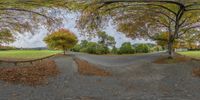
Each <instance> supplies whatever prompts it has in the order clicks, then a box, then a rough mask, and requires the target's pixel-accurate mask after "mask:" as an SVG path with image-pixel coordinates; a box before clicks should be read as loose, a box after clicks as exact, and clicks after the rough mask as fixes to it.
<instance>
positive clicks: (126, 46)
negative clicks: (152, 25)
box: [118, 42, 135, 54]
mask: <svg viewBox="0 0 200 100" xmlns="http://www.w3.org/2000/svg"><path fill="white" fill-rule="evenodd" d="M133 53H135V49H134V48H133V47H132V45H131V43H130V42H125V43H123V44H122V46H121V47H120V48H119V51H118V54H133Z"/></svg>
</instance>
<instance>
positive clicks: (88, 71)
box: [75, 58, 111, 77]
mask: <svg viewBox="0 0 200 100" xmlns="http://www.w3.org/2000/svg"><path fill="white" fill-rule="evenodd" d="M75 62H76V63H77V65H78V72H79V73H80V74H81V75H89V76H102V77H106V76H111V73H110V72H108V71H106V70H104V69H100V68H98V67H96V66H95V65H94V64H91V63H89V62H87V61H85V60H81V59H78V58H76V59H75Z"/></svg>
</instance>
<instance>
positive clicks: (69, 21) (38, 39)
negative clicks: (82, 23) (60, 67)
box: [11, 13, 152, 48]
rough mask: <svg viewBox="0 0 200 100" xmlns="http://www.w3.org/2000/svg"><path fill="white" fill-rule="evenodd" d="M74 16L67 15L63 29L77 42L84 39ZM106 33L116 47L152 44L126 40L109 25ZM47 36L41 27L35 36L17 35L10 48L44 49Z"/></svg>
mask: <svg viewBox="0 0 200 100" xmlns="http://www.w3.org/2000/svg"><path fill="white" fill-rule="evenodd" d="M76 17H77V16H76V14H74V13H67V14H66V16H65V18H66V20H64V26H63V27H64V28H67V29H69V30H71V31H72V32H74V33H75V34H76V35H77V37H78V38H79V40H84V39H86V37H84V36H81V35H80V32H79V31H78V29H76V28H75V26H76ZM105 31H106V33H107V34H109V35H110V36H113V37H114V38H115V40H116V42H117V44H116V46H117V47H120V46H121V44H122V43H123V42H131V43H132V44H134V43H144V42H152V41H145V40H139V39H135V40H133V39H130V38H126V37H125V35H124V34H122V33H120V32H117V31H116V29H115V28H114V27H113V26H112V25H111V24H109V26H108V27H107V28H106V29H105ZM46 35H47V30H46V29H45V28H44V27H42V26H41V28H40V30H39V32H38V33H37V34H35V35H31V34H30V33H24V34H18V35H17V40H16V41H15V42H14V43H12V44H11V46H15V47H24V48H33V47H45V46H46V44H45V43H44V42H43V39H44V37H45V36H46ZM97 40H98V38H97V37H96V38H93V39H92V41H97Z"/></svg>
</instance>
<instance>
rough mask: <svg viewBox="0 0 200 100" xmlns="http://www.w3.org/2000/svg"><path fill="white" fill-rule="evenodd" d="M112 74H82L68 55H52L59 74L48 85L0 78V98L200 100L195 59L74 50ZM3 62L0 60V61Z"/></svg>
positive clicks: (199, 80) (8, 99)
mask: <svg viewBox="0 0 200 100" xmlns="http://www.w3.org/2000/svg"><path fill="white" fill-rule="evenodd" d="M74 55H75V57H78V58H80V59H84V60H87V61H88V62H90V63H95V64H97V65H98V66H99V67H100V68H103V69H106V70H108V71H110V72H111V73H112V74H113V76H110V77H97V76H81V75H79V74H78V72H77V66H76V64H75V62H74V61H73V58H72V57H70V56H65V57H64V56H63V57H62V56H59V57H54V58H52V59H53V60H55V61H56V63H57V65H58V67H59V69H60V71H61V74H60V75H59V76H57V77H55V78H50V79H49V83H48V85H43V86H37V87H30V86H24V85H16V84H8V83H5V82H2V81H0V100H200V94H199V93H200V87H199V86H200V78H196V77H192V74H191V72H192V68H194V67H200V63H199V62H197V61H190V62H184V63H178V64H162V65H160V64H153V63H151V62H152V61H153V60H154V59H156V58H158V57H160V56H166V55H165V54H164V53H157V54H147V55H136V56H134V55H130V56H97V55H89V54H81V53H75V54H74ZM0 66H2V64H0Z"/></svg>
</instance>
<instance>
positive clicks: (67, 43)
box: [44, 29, 77, 53]
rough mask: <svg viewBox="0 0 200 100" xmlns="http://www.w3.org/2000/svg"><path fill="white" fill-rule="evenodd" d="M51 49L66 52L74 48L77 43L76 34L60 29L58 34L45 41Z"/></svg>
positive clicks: (48, 37)
mask: <svg viewBox="0 0 200 100" xmlns="http://www.w3.org/2000/svg"><path fill="white" fill-rule="evenodd" d="M44 41H45V43H46V44H47V45H48V47H49V48H52V49H61V50H63V51H64V53H65V50H67V49H70V48H72V47H74V45H76V43H77V37H76V36H75V34H74V33H73V32H71V31H69V30H67V29H59V30H58V31H56V32H53V33H52V34H50V35H48V36H47V37H46V38H45V39H44Z"/></svg>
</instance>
